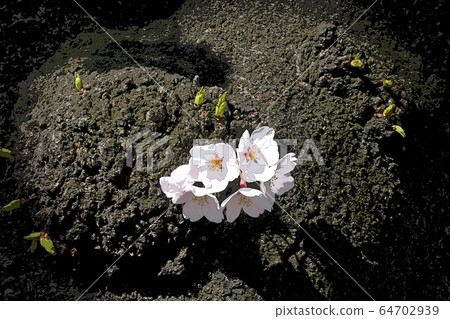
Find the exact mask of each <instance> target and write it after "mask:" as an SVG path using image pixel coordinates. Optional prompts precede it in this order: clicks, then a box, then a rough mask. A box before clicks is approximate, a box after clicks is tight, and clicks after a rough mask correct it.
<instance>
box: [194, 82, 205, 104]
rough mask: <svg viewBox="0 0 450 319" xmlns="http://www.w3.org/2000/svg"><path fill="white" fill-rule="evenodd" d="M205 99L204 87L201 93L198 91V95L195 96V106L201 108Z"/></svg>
mask: <svg viewBox="0 0 450 319" xmlns="http://www.w3.org/2000/svg"><path fill="white" fill-rule="evenodd" d="M204 98H205V89H204V88H203V87H202V88H201V89H200V91H198V93H197V95H196V96H195V105H196V106H197V107H199V106H200V105H202V103H203V99H204Z"/></svg>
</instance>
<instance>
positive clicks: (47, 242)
mask: <svg viewBox="0 0 450 319" xmlns="http://www.w3.org/2000/svg"><path fill="white" fill-rule="evenodd" d="M40 242H41V246H42V247H44V248H45V250H46V251H47V252H48V253H49V254H50V255H52V256H55V255H56V251H55V246H54V245H53V242H52V241H51V240H50V239H45V238H43V237H41V240H40Z"/></svg>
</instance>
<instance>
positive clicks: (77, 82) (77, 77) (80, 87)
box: [75, 72, 83, 92]
mask: <svg viewBox="0 0 450 319" xmlns="http://www.w3.org/2000/svg"><path fill="white" fill-rule="evenodd" d="M75 87H76V88H77V92H80V91H82V90H83V84H82V83H81V79H80V75H79V74H78V72H75Z"/></svg>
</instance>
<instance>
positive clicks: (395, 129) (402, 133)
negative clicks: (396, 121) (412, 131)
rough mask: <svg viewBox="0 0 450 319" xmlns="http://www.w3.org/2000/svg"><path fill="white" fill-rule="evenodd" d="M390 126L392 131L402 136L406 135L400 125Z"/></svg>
mask: <svg viewBox="0 0 450 319" xmlns="http://www.w3.org/2000/svg"><path fill="white" fill-rule="evenodd" d="M392 128H393V129H394V131H396V132H397V133H398V134H400V135H401V136H402V137H406V134H405V131H404V130H403V129H402V127H401V126H398V125H392Z"/></svg>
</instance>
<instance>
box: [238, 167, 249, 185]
mask: <svg viewBox="0 0 450 319" xmlns="http://www.w3.org/2000/svg"><path fill="white" fill-rule="evenodd" d="M239 175H240V176H241V182H240V183H239V187H240V188H244V187H247V183H246V182H245V180H244V177H243V176H242V172H241V171H239Z"/></svg>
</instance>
